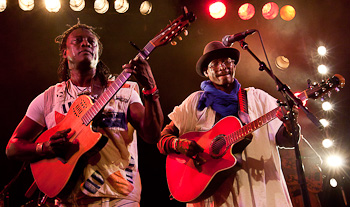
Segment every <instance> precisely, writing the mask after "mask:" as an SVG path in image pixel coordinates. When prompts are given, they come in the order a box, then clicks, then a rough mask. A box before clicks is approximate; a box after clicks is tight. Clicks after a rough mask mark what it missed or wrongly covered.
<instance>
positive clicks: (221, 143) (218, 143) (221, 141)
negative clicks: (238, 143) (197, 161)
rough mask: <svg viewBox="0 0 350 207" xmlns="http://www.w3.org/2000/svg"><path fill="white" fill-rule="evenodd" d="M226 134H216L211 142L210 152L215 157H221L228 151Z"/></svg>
mask: <svg viewBox="0 0 350 207" xmlns="http://www.w3.org/2000/svg"><path fill="white" fill-rule="evenodd" d="M225 137H226V136H225V135H224V134H220V135H218V136H216V137H215V138H214V139H213V140H212V141H211V143H210V147H209V154H210V156H211V157H212V158H214V159H219V158H221V157H222V156H224V155H225V153H226V151H227V147H226V146H227V143H226V139H225Z"/></svg>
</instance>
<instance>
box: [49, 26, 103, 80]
mask: <svg viewBox="0 0 350 207" xmlns="http://www.w3.org/2000/svg"><path fill="white" fill-rule="evenodd" d="M79 28H82V29H86V30H89V31H90V32H91V33H92V34H93V35H95V36H96V38H97V40H98V46H99V51H98V55H99V57H100V56H101V54H102V50H103V45H102V43H101V41H100V36H99V35H98V34H97V33H96V32H95V31H94V30H95V28H94V27H92V26H89V25H86V24H81V23H80V20H79V19H78V23H77V24H75V25H73V26H71V27H70V28H69V29H67V30H66V31H65V32H63V33H62V34H61V35H59V36H57V37H56V39H55V42H56V43H58V44H59V51H60V64H59V66H58V70H57V73H58V78H59V80H60V81H66V80H68V79H69V78H70V72H69V68H68V61H67V59H66V58H64V57H63V53H64V51H65V49H66V48H67V45H66V43H67V38H68V36H69V34H70V33H72V32H73V31H74V30H76V29H79ZM109 75H110V70H109V68H108V67H107V65H105V64H104V63H103V62H102V61H101V60H99V62H98V63H97V66H96V77H97V78H98V79H99V80H100V82H101V84H102V86H106V85H107V81H108V76H109Z"/></svg>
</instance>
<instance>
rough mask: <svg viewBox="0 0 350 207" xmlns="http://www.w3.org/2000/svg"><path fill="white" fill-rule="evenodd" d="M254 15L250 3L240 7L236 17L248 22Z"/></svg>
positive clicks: (253, 9)
mask: <svg viewBox="0 0 350 207" xmlns="http://www.w3.org/2000/svg"><path fill="white" fill-rule="evenodd" d="M254 14H255V8H254V6H253V5H252V4H250V3H245V4H243V5H242V6H240V7H239V9H238V16H239V17H240V18H241V19H242V20H249V19H251V18H252V17H253V16H254Z"/></svg>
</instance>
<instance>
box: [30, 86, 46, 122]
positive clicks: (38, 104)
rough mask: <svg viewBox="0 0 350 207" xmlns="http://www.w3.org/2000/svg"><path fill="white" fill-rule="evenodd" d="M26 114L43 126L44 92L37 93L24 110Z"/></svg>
mask: <svg viewBox="0 0 350 207" xmlns="http://www.w3.org/2000/svg"><path fill="white" fill-rule="evenodd" d="M26 116H27V117H29V118H30V119H32V120H33V121H35V122H37V123H38V124H40V125H41V126H43V127H45V126H46V124H45V116H44V93H41V94H40V95H38V96H37V97H36V98H35V99H34V100H33V101H32V102H31V103H30V104H29V107H28V109H27V112H26Z"/></svg>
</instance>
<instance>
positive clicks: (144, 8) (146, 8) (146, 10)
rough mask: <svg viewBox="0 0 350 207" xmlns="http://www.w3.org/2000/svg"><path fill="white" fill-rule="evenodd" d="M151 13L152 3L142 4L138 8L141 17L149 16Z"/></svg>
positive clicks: (145, 2)
mask: <svg viewBox="0 0 350 207" xmlns="http://www.w3.org/2000/svg"><path fill="white" fill-rule="evenodd" d="M151 11H152V3H151V2H149V1H144V2H142V4H141V6H140V13H141V14H142V15H147V14H150V13H151Z"/></svg>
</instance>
